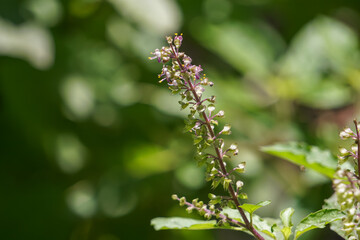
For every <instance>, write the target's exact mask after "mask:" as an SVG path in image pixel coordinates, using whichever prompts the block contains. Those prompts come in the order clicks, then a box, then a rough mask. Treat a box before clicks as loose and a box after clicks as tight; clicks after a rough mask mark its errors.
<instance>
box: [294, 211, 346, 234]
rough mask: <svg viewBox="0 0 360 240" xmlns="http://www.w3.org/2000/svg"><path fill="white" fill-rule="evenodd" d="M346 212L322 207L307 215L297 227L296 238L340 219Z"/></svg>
mask: <svg viewBox="0 0 360 240" xmlns="http://www.w3.org/2000/svg"><path fill="white" fill-rule="evenodd" d="M343 217H344V213H343V212H342V211H340V210H338V209H321V210H319V211H317V212H314V213H311V214H309V215H308V216H306V217H305V218H304V219H303V220H301V222H300V223H299V225H298V226H297V227H296V229H295V239H298V238H299V237H300V236H301V235H302V234H303V233H305V232H307V231H310V230H312V229H315V228H324V227H325V226H326V224H329V223H331V222H334V221H337V220H340V219H341V218H343Z"/></svg>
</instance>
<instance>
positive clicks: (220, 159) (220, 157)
mask: <svg viewBox="0 0 360 240" xmlns="http://www.w3.org/2000/svg"><path fill="white" fill-rule="evenodd" d="M170 47H171V49H172V51H173V53H174V55H175V56H174V57H175V59H176V61H177V62H178V64H179V67H180V69H181V71H182V72H184V73H185V74H184V80H185V81H186V82H187V83H188V84H189V88H190V91H191V92H192V94H193V96H194V98H195V101H196V102H197V103H198V104H201V99H200V97H199V96H198V95H197V93H196V91H195V87H194V84H193V83H192V82H191V79H190V77H189V74H188V73H187V72H186V69H184V67H183V65H182V64H181V61H180V59H179V57H178V55H177V52H176V51H175V49H174V46H173V45H172V44H170ZM201 115H202V117H203V118H204V120H205V124H206V127H207V129H208V132H209V133H210V136H211V137H212V138H214V139H215V138H216V136H215V133H214V131H213V129H212V128H211V124H210V121H211V120H210V119H209V118H208V116H207V115H206V113H205V111H204V112H202V113H201ZM213 146H214V149H215V152H216V155H217V160H218V163H219V165H220V168H221V171H222V173H223V174H224V175H225V176H227V175H228V172H227V170H226V167H225V164H224V160H223V155H222V152H221V149H219V148H218V147H217V146H215V145H213ZM228 191H229V193H230V196H231V198H232V200H233V202H234V203H235V205H236V208H237V210H238V211H239V213H240V215H241V217H242V219H243V221H244V223H245V227H246V228H247V229H248V230H249V231H250V232H251V233H252V234H253V235H254V236H255V237H256V238H257V239H259V240H265V239H264V238H263V237H262V236H261V235H260V234H259V233H258V232H257V231H256V229H255V228H254V226H253V225H252V224H251V223H250V222H249V220H248V219H247V217H246V215H245V212H244V210H243V209H242V208H241V207H239V206H240V203H239V200H238V198H237V196H236V193H235V191H234V188H233V187H232V185H231V184H229V187H228Z"/></svg>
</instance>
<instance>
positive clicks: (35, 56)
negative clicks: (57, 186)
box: [0, 18, 54, 69]
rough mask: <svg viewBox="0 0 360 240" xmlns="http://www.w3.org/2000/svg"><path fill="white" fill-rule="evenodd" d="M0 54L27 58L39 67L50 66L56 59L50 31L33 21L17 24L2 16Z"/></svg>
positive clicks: (0, 20) (0, 22) (45, 67)
mask: <svg viewBox="0 0 360 240" xmlns="http://www.w3.org/2000/svg"><path fill="white" fill-rule="evenodd" d="M0 55H7V56H11V57H18V58H21V59H24V60H27V61H28V62H29V63H30V64H31V65H33V66H34V67H35V68H38V69H47V68H49V67H50V66H51V65H52V63H53V60H54V47H53V40H52V37H51V35H50V33H49V32H48V31H47V30H46V29H45V28H42V27H40V26H38V25H35V24H33V23H24V24H22V25H20V26H15V25H13V24H12V23H10V22H7V21H5V20H3V19H2V18H0Z"/></svg>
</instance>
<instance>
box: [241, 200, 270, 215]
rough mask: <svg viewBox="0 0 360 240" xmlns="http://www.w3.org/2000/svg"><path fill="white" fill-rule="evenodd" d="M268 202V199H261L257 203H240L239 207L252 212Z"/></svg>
mask: <svg viewBox="0 0 360 240" xmlns="http://www.w3.org/2000/svg"><path fill="white" fill-rule="evenodd" d="M270 203H271V202H270V201H262V202H259V203H257V204H250V203H244V204H242V205H240V206H239V207H241V208H242V209H244V210H245V211H247V212H248V213H250V214H253V212H255V211H256V210H258V209H259V208H261V207H265V206H267V205H269V204H270Z"/></svg>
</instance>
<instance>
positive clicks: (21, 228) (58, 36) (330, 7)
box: [0, 0, 360, 240]
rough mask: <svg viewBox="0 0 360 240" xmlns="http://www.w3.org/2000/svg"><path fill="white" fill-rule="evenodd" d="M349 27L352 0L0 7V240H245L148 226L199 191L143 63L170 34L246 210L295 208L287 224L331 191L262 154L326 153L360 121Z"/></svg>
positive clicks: (359, 55) (98, 0)
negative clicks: (225, 150)
mask: <svg viewBox="0 0 360 240" xmlns="http://www.w3.org/2000/svg"><path fill="white" fill-rule="evenodd" d="M359 30H360V4H359V1H358V0H346V1H343V0H327V1H309V0H292V1H290V0H233V1H231V0H197V1H191V0H178V1H176V0H108V1H102V0H64V1H61V0H24V1H20V0H1V3H0V55H1V56H0V128H1V130H0V134H1V138H0V139H1V144H0V159H1V160H0V191H1V195H0V204H1V206H0V216H1V220H0V239H7V240H12V239H16V240H17V239H27V240H31V239H36V240H42V239H44V240H45V239H52V240H60V239H61V240H63V239H71V240H78V239H79V240H82V239H84V240H85V239H94V240H120V239H121V240H123V239H126V240H127V239H179V240H180V239H184V240H191V239H208V240H215V239H225V240H226V239H249V238H248V237H247V236H246V235H244V234H242V233H237V232H229V231H198V232H196V231H191V232H186V231H160V232H156V231H154V230H153V228H152V227H151V226H150V220H151V219H152V218H154V217H158V216H187V214H186V213H185V211H184V209H183V208H180V207H179V206H178V205H177V203H176V202H174V201H172V200H171V198H170V196H171V194H173V193H178V194H179V195H185V196H186V197H187V198H188V199H192V198H195V197H200V198H201V199H202V200H207V193H208V190H209V184H208V183H206V182H205V181H204V178H203V177H204V173H203V169H201V168H197V167H196V163H195V162H194V161H193V160H192V157H193V154H194V149H193V146H192V141H191V137H190V136H189V135H185V134H183V133H182V129H183V118H184V116H185V112H180V111H179V108H180V107H179V106H178V104H177V101H178V99H177V97H174V96H171V95H170V93H169V92H168V91H167V88H166V87H165V86H164V84H163V85H161V86H160V85H159V84H158V82H157V80H158V79H157V73H159V72H160V70H161V65H159V64H157V63H156V62H154V61H153V62H150V61H148V59H147V57H148V56H149V55H150V54H149V52H150V51H153V50H154V49H155V48H160V47H161V46H163V45H164V44H165V39H164V37H165V36H166V35H168V34H173V33H175V32H179V33H180V32H182V33H184V44H183V47H182V50H183V51H185V52H186V53H187V54H188V55H190V56H191V57H192V58H193V62H194V63H195V64H201V65H202V67H203V68H204V70H205V71H204V72H205V73H206V74H207V76H208V77H209V78H210V79H211V80H212V81H213V82H215V86H214V87H213V88H212V89H209V90H208V91H207V94H209V95H210V94H215V95H216V96H217V99H218V103H217V107H218V109H222V110H224V111H225V112H226V118H225V119H224V120H223V121H222V123H231V124H232V126H233V134H232V135H231V137H230V138H229V140H228V142H229V141H230V140H231V141H232V140H233V141H236V142H237V143H238V144H239V146H240V154H239V156H238V157H237V158H236V159H234V163H237V162H240V161H246V162H247V172H246V174H245V175H244V181H245V189H246V192H247V193H248V195H249V201H251V202H257V201H260V200H272V204H271V205H270V206H268V207H266V208H264V210H263V211H262V213H261V215H262V216H268V217H273V216H275V217H276V216H278V214H279V211H280V210H281V209H284V208H286V207H289V206H292V207H294V208H296V209H297V210H296V212H295V215H294V222H295V223H296V222H297V221H299V219H301V218H302V217H304V216H305V215H307V214H308V213H310V211H314V210H317V209H320V208H321V205H322V204H323V199H324V198H327V197H329V196H330V195H331V193H332V189H331V183H330V182H329V181H328V180H327V179H325V178H323V177H321V176H319V175H316V174H314V173H313V172H311V171H307V170H305V171H300V169H299V168H298V167H296V166H293V165H291V164H289V163H287V162H285V161H283V160H280V159H274V158H272V157H270V156H268V155H266V154H262V153H261V152H260V151H259V147H260V146H264V145H268V144H272V143H276V142H286V141H305V142H307V143H309V144H313V145H318V146H320V147H322V148H329V149H331V150H332V152H333V153H335V154H336V152H337V146H338V144H339V143H340V141H339V140H338V131H339V129H341V128H342V127H344V126H345V125H347V124H350V123H351V121H352V119H353V118H354V117H356V116H358V114H359V111H358V106H359V91H360V68H359V66H360V65H359V64H360V49H359ZM193 217H196V215H193ZM303 239H338V238H337V237H336V235H335V234H333V233H331V232H330V231H329V230H317V231H314V233H308V234H306V235H304V237H303Z"/></svg>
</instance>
